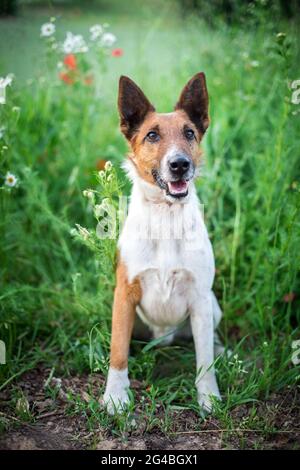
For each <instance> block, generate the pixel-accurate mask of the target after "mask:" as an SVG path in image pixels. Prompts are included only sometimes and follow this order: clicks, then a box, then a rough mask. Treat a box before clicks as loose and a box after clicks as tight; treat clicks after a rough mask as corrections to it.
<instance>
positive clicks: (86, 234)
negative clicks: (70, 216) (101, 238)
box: [76, 224, 90, 240]
mask: <svg viewBox="0 0 300 470" xmlns="http://www.w3.org/2000/svg"><path fill="white" fill-rule="evenodd" d="M76 227H77V230H78V233H79V235H81V236H82V238H83V239H84V240H87V239H88V238H89V236H90V232H89V231H88V230H87V229H86V228H84V227H81V225H79V224H76Z"/></svg>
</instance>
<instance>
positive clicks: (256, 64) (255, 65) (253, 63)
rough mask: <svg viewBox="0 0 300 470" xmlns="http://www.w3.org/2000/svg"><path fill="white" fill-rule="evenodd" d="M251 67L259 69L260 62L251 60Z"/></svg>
mask: <svg viewBox="0 0 300 470" xmlns="http://www.w3.org/2000/svg"><path fill="white" fill-rule="evenodd" d="M250 66H251V67H253V68H256V67H259V62H258V60H251V62H250Z"/></svg>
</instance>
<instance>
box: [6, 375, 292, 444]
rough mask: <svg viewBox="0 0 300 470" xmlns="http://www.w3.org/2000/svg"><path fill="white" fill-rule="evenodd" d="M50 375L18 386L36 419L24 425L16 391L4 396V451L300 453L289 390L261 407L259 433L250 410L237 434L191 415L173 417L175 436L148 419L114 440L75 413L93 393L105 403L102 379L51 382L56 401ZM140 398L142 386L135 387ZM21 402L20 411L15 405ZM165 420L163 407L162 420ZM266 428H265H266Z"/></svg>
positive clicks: (238, 413)
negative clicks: (250, 419) (251, 421)
mask: <svg viewBox="0 0 300 470" xmlns="http://www.w3.org/2000/svg"><path fill="white" fill-rule="evenodd" d="M49 374H50V370H49V369H43V368H42V367H38V368H36V369H35V370H32V371H30V372H27V373H26V374H24V375H23V377H22V378H21V380H19V382H18V383H17V385H15V386H14V393H15V391H16V387H17V390H19V391H21V392H22V396H23V397H25V405H24V403H23V406H25V408H26V406H29V411H30V416H31V419H30V420H29V421H28V420H27V421H26V420H25V421H24V419H22V417H20V412H19V413H17V412H16V411H15V409H16V406H17V407H19V408H20V406H22V401H21V404H20V402H18V400H17V399H16V398H13V395H12V388H10V389H9V388H8V389H7V390H5V391H4V392H2V393H1V394H0V419H1V422H2V423H1V424H2V426H1V428H2V430H1V434H0V449H15V450H22V449H28V450H30V449H32V450H33V449H41V450H42V449H120V450H126V449H137V450H138V449H145V450H152V449H153V450H172V449H179V450H202V449H254V448H260V449H299V448H300V393H299V390H298V389H297V388H289V389H286V390H284V391H282V392H280V393H276V394H273V395H271V396H270V398H269V399H268V400H267V401H264V402H259V403H258V404H257V416H258V417H259V423H260V425H259V427H258V428H256V429H250V428H249V427H247V426H245V422H247V419H248V417H249V410H250V407H249V406H248V405H241V406H237V407H236V408H235V409H233V410H232V413H231V415H232V418H233V422H234V424H235V426H234V429H231V430H227V429H224V428H223V426H222V423H221V422H220V421H219V420H218V419H216V418H214V417H212V416H210V417H208V418H207V419H206V420H205V421H204V422H202V421H201V420H200V418H199V416H198V415H197V414H196V413H194V412H192V411H189V410H184V411H174V412H173V413H172V420H171V422H172V424H171V428H172V429H171V431H170V432H168V433H167V434H165V433H163V432H162V431H161V429H159V427H155V426H154V427H153V429H151V431H150V432H149V431H147V429H146V428H147V423H146V422H145V416H140V419H139V415H138V405H137V418H136V421H137V425H136V427H134V428H133V429H132V431H130V432H126V433H124V434H122V435H121V436H117V437H116V435H115V433H114V432H113V429H111V428H110V427H108V426H106V427H105V426H102V425H100V424H99V422H97V423H96V425H94V427H93V428H92V429H91V425H90V423H89V419H88V418H89V417H88V416H87V415H86V413H84V412H81V411H80V409H78V410H77V412H76V413H74V407H73V409H72V406H73V405H71V404H70V398H69V397H70V394H71V395H72V396H73V397H76V396H77V397H79V398H80V400H81V401H83V402H84V401H88V400H89V397H90V395H89V393H90V394H92V395H93V396H94V397H98V396H99V398H100V393H99V385H100V384H103V382H104V377H103V376H101V375H92V376H88V375H82V376H72V377H66V378H57V377H54V378H53V379H52V382H51V383H52V385H53V381H54V383H56V384H57V389H58V391H57V393H56V394H55V396H49V391H48V392H47V391H46V388H45V382H46V381H47V379H48V377H49ZM132 385H133V388H134V389H135V392H136V394H137V396H138V395H139V391H140V390H141V389H142V387H143V385H142V383H140V382H138V381H133V384H132ZM16 401H17V402H18V405H16ZM162 417H163V410H162V409H160V408H159V407H158V409H157V418H162ZM264 424H265V426H264Z"/></svg>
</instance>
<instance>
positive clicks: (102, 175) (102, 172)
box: [98, 170, 105, 178]
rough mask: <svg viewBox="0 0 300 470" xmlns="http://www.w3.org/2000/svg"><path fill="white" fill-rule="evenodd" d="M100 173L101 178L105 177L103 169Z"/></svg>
mask: <svg viewBox="0 0 300 470" xmlns="http://www.w3.org/2000/svg"><path fill="white" fill-rule="evenodd" d="M98 175H99V178H104V176H105V173H104V171H103V170H101V171H99V173H98Z"/></svg>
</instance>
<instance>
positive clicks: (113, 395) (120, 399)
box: [102, 367, 130, 415]
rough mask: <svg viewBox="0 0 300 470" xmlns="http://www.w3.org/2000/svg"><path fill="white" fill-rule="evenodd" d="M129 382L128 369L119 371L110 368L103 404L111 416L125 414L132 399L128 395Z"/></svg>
mask: <svg viewBox="0 0 300 470" xmlns="http://www.w3.org/2000/svg"><path fill="white" fill-rule="evenodd" d="M128 390H129V380H128V371H127V369H123V370H118V369H114V368H113V367H110V368H109V371H108V377H107V384H106V390H105V393H104V395H103V399H102V404H103V405H104V406H105V407H106V409H107V411H108V413H109V414H111V415H113V414H115V413H121V412H123V411H124V410H125V409H126V407H127V405H128V403H129V401H130V399H129V395H128Z"/></svg>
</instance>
